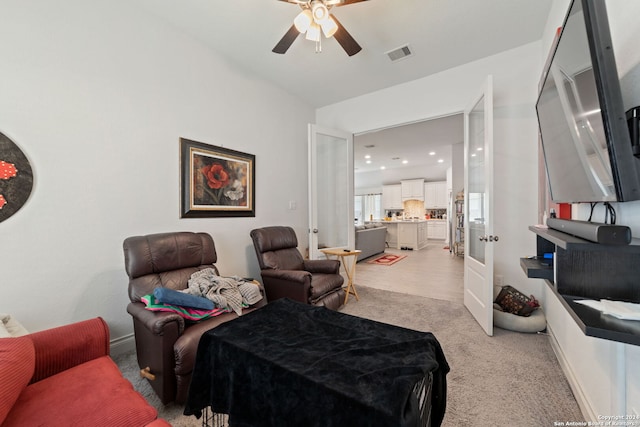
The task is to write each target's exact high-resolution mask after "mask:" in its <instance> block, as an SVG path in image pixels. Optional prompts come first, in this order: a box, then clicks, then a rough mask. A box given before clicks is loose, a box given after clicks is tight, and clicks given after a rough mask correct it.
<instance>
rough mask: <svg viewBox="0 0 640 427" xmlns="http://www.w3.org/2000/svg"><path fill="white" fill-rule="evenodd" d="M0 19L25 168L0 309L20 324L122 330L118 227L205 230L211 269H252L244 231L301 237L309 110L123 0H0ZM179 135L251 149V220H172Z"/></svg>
mask: <svg viewBox="0 0 640 427" xmlns="http://www.w3.org/2000/svg"><path fill="white" fill-rule="evenodd" d="M0 20H1V22H2V24H1V25H0V27H1V28H2V30H1V32H2V37H1V38H0V58H2V65H1V66H0V94H1V96H0V131H1V132H3V133H5V134H6V135H7V136H8V137H9V138H11V139H12V140H13V141H14V142H15V143H16V144H18V146H19V147H20V148H21V149H22V150H23V151H24V152H25V153H26V155H27V156H28V157H29V159H30V162H31V164H32V167H33V171H34V189H33V193H32V194H31V197H30V199H29V201H28V202H27V204H26V205H25V206H24V207H23V208H22V209H21V210H20V211H18V212H17V213H16V214H15V215H14V216H12V217H11V218H9V219H7V220H5V221H3V222H2V223H0V242H1V244H0V262H1V264H2V266H1V267H0V271H1V272H2V274H1V275H0V312H7V313H12V314H13V315H15V317H16V318H17V319H18V320H19V321H20V322H21V323H23V324H24V326H25V327H26V328H27V329H29V330H32V331H35V330H41V329H45V328H48V327H52V326H57V325H61V324H65V323H69V322H71V321H75V320H80V319H85V318H88V317H93V316H103V317H104V318H105V320H106V321H107V322H108V323H109V326H110V327H111V335H112V338H114V339H118V338H121V337H126V336H127V335H128V334H130V333H131V332H132V322H131V318H130V316H129V315H128V314H127V313H126V305H127V303H128V296H127V283H128V281H127V277H126V274H125V272H124V259H123V253H122V241H123V240H124V238H126V237H127V236H131V235H140V234H147V233H155V232H166V231H176V230H193V231H205V232H209V233H211V234H212V235H213V237H214V240H215V243H216V247H217V251H218V257H219V263H218V266H219V267H220V269H221V271H222V272H223V273H225V274H238V275H241V276H253V277H259V268H258V264H257V261H256V258H255V253H254V252H253V246H252V245H251V240H250V238H249V231H250V230H251V229H252V228H255V227H260V226H265V225H275V224H287V225H291V226H293V227H294V228H295V229H296V231H297V233H298V236H299V239H300V240H301V246H304V245H306V229H307V208H306V206H307V202H306V201H307V142H306V141H307V123H309V122H313V120H314V111H313V109H311V108H310V107H309V106H307V105H305V104H303V103H301V102H300V101H298V100H297V99H294V98H292V97H291V96H290V95H288V94H286V93H284V92H282V91H280V90H279V89H276V88H275V87H273V86H271V85H268V84H266V83H263V82H261V81H259V80H256V79H255V77H254V76H251V75H248V74H247V72H246V71H242V70H240V69H237V68H235V67H234V65H233V64H231V63H229V62H227V61H225V60H223V59H222V58H221V57H219V56H218V55H216V54H215V53H214V52H212V51H211V50H209V49H207V48H206V47H205V46H204V45H202V44H200V43H199V42H197V41H195V40H192V39H189V38H187V37H186V36H185V35H183V34H182V33H179V32H176V31H174V30H173V29H172V28H171V27H168V26H166V25H164V24H163V23H162V22H160V21H157V20H155V19H154V18H153V17H151V16H149V14H147V13H142V12H140V11H138V10H137V9H136V8H135V7H134V6H131V5H130V4H129V3H128V2H127V1H125V0H113V1H109V2H86V1H82V0H61V1H56V2H51V1H47V0H30V1H28V2H14V1H11V2H10V1H3V2H2V13H1V18H0ZM273 100H278V102H273ZM180 137H185V138H189V139H194V140H197V141H202V142H206V143H209V144H213V145H222V146H225V147H228V148H232V149H235V150H239V151H243V152H248V153H251V154H255V155H256V193H257V197H256V213H257V215H256V217H255V218H213V219H180V218H179V206H180V203H179V202H180V198H179V194H180V193H179V145H178V144H179V143H178V141H179V138H180ZM281 153H287V164H286V167H281V166H282V156H281ZM273 165H278V166H280V167H273ZM285 188H286V191H284V189H285ZM289 200H294V201H296V202H297V209H296V210H288V205H289V203H288V201H289Z"/></svg>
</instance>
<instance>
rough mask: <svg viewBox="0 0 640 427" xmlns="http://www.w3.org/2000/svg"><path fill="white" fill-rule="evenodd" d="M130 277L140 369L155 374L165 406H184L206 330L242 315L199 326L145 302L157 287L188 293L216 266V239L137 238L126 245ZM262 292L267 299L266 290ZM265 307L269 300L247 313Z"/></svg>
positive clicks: (185, 234)
mask: <svg viewBox="0 0 640 427" xmlns="http://www.w3.org/2000/svg"><path fill="white" fill-rule="evenodd" d="M123 249H124V258H125V269H126V271H127V275H128V276H129V299H130V300H131V303H130V304H129V305H128V306H127V311H128V312H129V314H131V316H133V329H134V335H135V342H136V352H137V357H138V365H139V366H140V368H142V369H144V368H146V367H149V368H150V373H151V374H152V375H154V376H155V379H154V380H150V383H151V386H152V387H153V389H154V391H155V392H156V393H157V395H158V397H160V400H161V401H162V403H164V404H167V403H169V402H172V401H175V402H177V403H184V402H185V401H186V399H187V394H188V391H189V382H190V381H191V372H192V371H193V365H194V362H195V356H196V350H197V347H198V343H199V342H200V337H201V336H202V334H203V333H205V332H206V331H208V330H210V329H212V328H215V327H216V326H218V325H220V324H221V323H224V322H227V321H229V320H233V319H235V318H237V317H238V316H237V315H236V314H235V313H233V312H231V313H224V314H222V315H219V316H216V317H212V318H209V319H206V320H201V321H199V322H197V323H192V322H185V319H184V318H182V317H180V316H179V315H177V314H175V313H172V312H158V311H149V310H146V309H145V304H144V303H142V302H141V301H140V298H141V297H142V296H144V295H148V294H152V293H153V290H154V289H155V288H157V287H165V288H171V289H174V290H182V289H186V288H187V286H188V281H189V278H190V277H191V275H192V274H193V273H195V272H196V271H199V270H202V269H204V268H213V269H215V270H216V272H218V269H217V267H216V266H215V263H216V261H217V260H218V257H217V254H216V248H215V245H214V243H213V238H212V237H211V236H210V235H209V234H206V233H192V232H172V233H160V234H150V235H147V236H135V237H129V238H127V239H125V241H124V244H123ZM260 291H261V292H262V294H263V295H264V290H263V289H262V288H261V289H260ZM265 304H266V298H262V300H260V302H258V303H257V304H255V305H253V306H252V307H250V308H248V309H245V310H243V313H246V312H247V311H250V310H253V309H254V308H257V307H261V306H263V305H265Z"/></svg>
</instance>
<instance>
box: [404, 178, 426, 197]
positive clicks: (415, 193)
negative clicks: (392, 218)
mask: <svg viewBox="0 0 640 427" xmlns="http://www.w3.org/2000/svg"><path fill="white" fill-rule="evenodd" d="M400 187H401V190H402V201H405V200H424V179H404V180H402V181H400Z"/></svg>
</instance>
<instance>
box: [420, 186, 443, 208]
mask: <svg viewBox="0 0 640 427" xmlns="http://www.w3.org/2000/svg"><path fill="white" fill-rule="evenodd" d="M447 193H448V192H447V181H434V182H425V183H424V207H425V209H446V208H447V204H448V200H447V199H448V197H447Z"/></svg>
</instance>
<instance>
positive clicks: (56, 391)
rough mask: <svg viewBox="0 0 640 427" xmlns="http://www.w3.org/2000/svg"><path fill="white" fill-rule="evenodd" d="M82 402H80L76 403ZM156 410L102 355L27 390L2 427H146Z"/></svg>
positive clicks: (111, 362)
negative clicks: (122, 426)
mask: <svg viewBox="0 0 640 427" xmlns="http://www.w3.org/2000/svg"><path fill="white" fill-rule="evenodd" d="M80 397H81V398H80ZM156 417H157V411H156V410H155V409H154V408H153V407H152V406H149V404H148V403H147V402H146V400H145V399H144V398H143V397H142V395H140V394H139V393H138V392H136V391H135V390H134V389H133V386H132V385H131V383H130V382H129V381H127V380H126V379H125V378H123V377H122V374H121V373H120V371H119V370H118V367H117V365H116V364H115V363H114V362H113V361H112V360H111V359H110V358H109V357H108V356H103V357H99V358H97V359H93V360H91V361H89V362H86V363H83V364H81V365H78V366H74V367H73V368H71V369H67V370H66V371H63V372H60V373H59V374H56V375H53V376H50V377H48V378H45V379H44V380H41V381H38V382H36V383H33V384H31V385H29V386H28V387H27V388H26V389H25V390H24V391H23V392H22V394H21V395H20V397H19V398H18V400H17V402H16V403H15V405H14V407H13V409H12V410H11V412H10V413H9V415H8V416H7V419H6V421H5V424H3V425H2V427H12V426H26V425H33V426H40V425H42V426H43V425H50V426H53V425H56V426H92V427H97V426H104V427H111V426H114V425H127V426H132V427H133V426H144V425H147V424H149V423H150V422H152V421H153V420H155V419H156Z"/></svg>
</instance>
